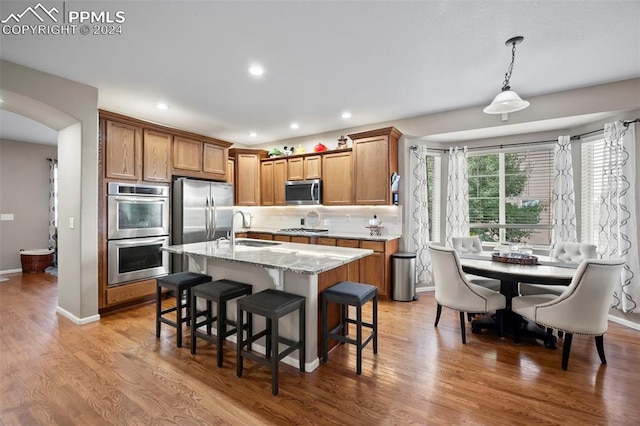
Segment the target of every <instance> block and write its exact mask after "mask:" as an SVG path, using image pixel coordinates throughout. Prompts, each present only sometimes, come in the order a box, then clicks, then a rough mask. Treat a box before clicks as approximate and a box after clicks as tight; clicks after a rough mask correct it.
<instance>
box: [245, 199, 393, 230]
mask: <svg viewBox="0 0 640 426" xmlns="http://www.w3.org/2000/svg"><path fill="white" fill-rule="evenodd" d="M237 209H239V210H242V211H243V212H245V213H251V215H252V217H253V219H252V224H251V227H252V228H276V229H282V228H297V227H300V226H301V219H304V220H305V225H304V226H305V227H307V228H311V225H310V224H308V223H307V214H308V213H309V212H310V211H316V212H318V214H319V215H320V224H319V225H318V226H317V228H323V229H329V230H330V231H332V232H348V233H355V234H363V235H368V234H369V229H368V228H366V227H367V226H368V225H369V219H372V218H373V215H374V214H375V215H376V216H377V217H378V220H379V221H381V222H382V224H383V225H384V228H383V229H382V234H383V235H387V234H394V235H400V234H401V233H402V207H400V206H281V207H237Z"/></svg>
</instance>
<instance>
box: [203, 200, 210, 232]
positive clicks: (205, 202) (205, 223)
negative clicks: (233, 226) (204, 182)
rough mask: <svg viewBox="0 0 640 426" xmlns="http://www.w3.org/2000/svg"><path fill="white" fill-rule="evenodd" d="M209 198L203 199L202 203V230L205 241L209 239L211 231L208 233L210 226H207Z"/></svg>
mask: <svg viewBox="0 0 640 426" xmlns="http://www.w3.org/2000/svg"><path fill="white" fill-rule="evenodd" d="M209 221H210V219H209V197H206V198H205V201H204V230H205V236H206V237H205V238H206V239H207V240H209V239H211V236H210V234H211V231H210V226H209Z"/></svg>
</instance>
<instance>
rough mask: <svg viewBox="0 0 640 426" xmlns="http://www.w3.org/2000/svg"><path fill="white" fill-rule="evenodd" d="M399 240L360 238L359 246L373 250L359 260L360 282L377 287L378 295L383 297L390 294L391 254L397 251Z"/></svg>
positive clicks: (388, 296) (386, 297)
mask: <svg viewBox="0 0 640 426" xmlns="http://www.w3.org/2000/svg"><path fill="white" fill-rule="evenodd" d="M399 242H400V240H391V241H369V240H362V241H361V242H360V248H363V249H370V250H373V254H371V255H369V256H367V257H363V258H362V259H360V260H359V264H358V266H359V268H358V269H359V271H358V272H359V279H360V281H359V282H361V283H364V284H371V285H375V286H376V287H378V295H379V296H380V297H382V298H384V299H388V298H390V296H391V255H392V254H393V253H396V252H397V251H398V245H399Z"/></svg>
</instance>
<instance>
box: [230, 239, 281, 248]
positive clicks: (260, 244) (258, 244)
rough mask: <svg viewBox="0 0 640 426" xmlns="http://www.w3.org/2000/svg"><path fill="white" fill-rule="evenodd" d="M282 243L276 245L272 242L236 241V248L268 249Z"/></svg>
mask: <svg viewBox="0 0 640 426" xmlns="http://www.w3.org/2000/svg"><path fill="white" fill-rule="evenodd" d="M280 244H282V243H276V242H273V241H253V240H238V241H236V245H237V246H248V247H269V246H277V245H280Z"/></svg>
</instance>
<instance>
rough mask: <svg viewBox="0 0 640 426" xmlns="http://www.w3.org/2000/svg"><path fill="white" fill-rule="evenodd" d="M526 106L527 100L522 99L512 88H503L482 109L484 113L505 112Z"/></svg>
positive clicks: (518, 109) (527, 104)
mask: <svg viewBox="0 0 640 426" xmlns="http://www.w3.org/2000/svg"><path fill="white" fill-rule="evenodd" d="M528 106H529V102H527V101H523V100H522V99H521V98H520V96H518V94H517V93H516V92H514V91H513V90H503V91H502V92H500V93H498V96H496V97H495V98H494V99H493V102H491V105H489V106H487V107H485V109H484V110H483V111H484V112H485V113H486V114H506V113H509V112H516V111H520V110H523V109H525V108H526V107H528Z"/></svg>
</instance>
